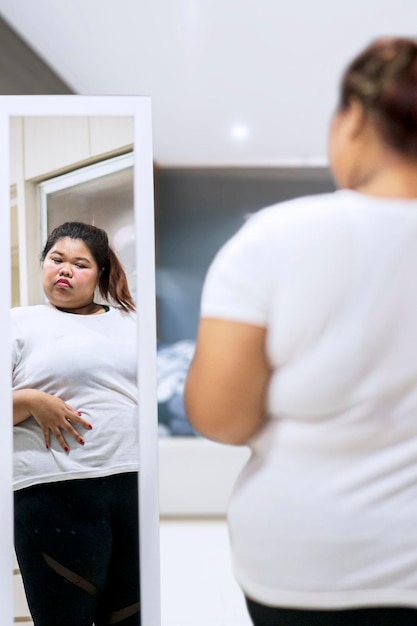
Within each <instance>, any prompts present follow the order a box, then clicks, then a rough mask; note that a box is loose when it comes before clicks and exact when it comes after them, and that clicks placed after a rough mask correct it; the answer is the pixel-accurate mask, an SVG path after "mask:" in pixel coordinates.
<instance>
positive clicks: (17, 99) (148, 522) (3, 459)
mask: <svg viewBox="0 0 417 626" xmlns="http://www.w3.org/2000/svg"><path fill="white" fill-rule="evenodd" d="M55 115H57V116H101V115H102V116H129V117H132V118H133V120H134V155H135V171H134V196H135V228H136V265H137V272H136V274H137V290H136V291H137V293H138V294H140V296H139V297H138V328H137V344H138V397H139V398H140V402H139V455H140V472H139V522H140V570H141V616H142V626H160V623H161V618H160V612H161V611H160V571H159V567H160V566H159V486H158V484H159V483H158V422H157V400H156V397H157V395H156V314H155V250H154V204H153V157H152V122H151V102H150V98H148V97H145V96H78V95H74V96H73V95H70V96H0V175H1V178H0V180H1V181H2V184H1V185H0V206H2V207H3V211H2V217H3V222H2V227H1V228H0V267H1V268H2V282H1V287H2V296H1V298H0V336H1V344H0V345H1V348H0V398H1V400H2V419H1V421H0V440H1V442H2V445H1V454H0V476H1V480H0V528H1V529H2V532H1V533H0V607H1V613H2V623H3V624H5V625H6V626H8V625H10V626H12V624H13V523H12V520H13V497H12V443H13V436H12V432H13V431H12V400H11V362H10V353H11V351H10V321H9V319H10V313H9V310H10V306H11V278H10V275H11V263H10V210H9V206H10V182H9V181H10V157H9V148H10V142H9V129H10V117H12V116H22V117H25V116H55Z"/></svg>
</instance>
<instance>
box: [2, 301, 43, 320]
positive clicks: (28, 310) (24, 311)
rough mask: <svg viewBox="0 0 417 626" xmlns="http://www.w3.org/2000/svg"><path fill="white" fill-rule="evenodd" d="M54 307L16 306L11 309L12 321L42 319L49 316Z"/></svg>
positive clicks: (40, 305)
mask: <svg viewBox="0 0 417 626" xmlns="http://www.w3.org/2000/svg"><path fill="white" fill-rule="evenodd" d="M51 310H52V307H51V306H50V305H48V304H33V305H29V306H15V307H12V308H11V309H10V315H11V317H12V319H16V320H18V319H27V318H32V319H33V318H40V317H44V316H46V315H48V313H49V312H50V311H51Z"/></svg>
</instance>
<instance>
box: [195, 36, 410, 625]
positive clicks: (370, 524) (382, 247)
mask: <svg viewBox="0 0 417 626" xmlns="http://www.w3.org/2000/svg"><path fill="white" fill-rule="evenodd" d="M329 156H330V165H331V169H332V171H333V174H334V178H335V180H336V181H337V183H338V186H339V187H340V189H338V190H337V191H335V192H334V193H330V194H324V195H317V196H311V197H304V198H298V199H296V200H293V201H290V202H286V203H282V204H280V205H277V206H272V207H270V208H266V209H265V210H262V211H260V212H259V213H258V214H256V215H255V216H253V217H252V218H251V219H249V220H248V221H247V222H246V224H245V225H244V226H243V227H242V229H241V230H240V232H238V233H237V234H236V235H235V236H234V237H233V238H232V239H231V240H230V241H229V242H228V243H227V244H226V245H225V246H224V247H223V249H222V250H221V251H220V252H219V254H218V256H217V257H216V259H215V260H214V262H213V264H212V266H211V268H210V269H209V272H208V276H207V278H206V283H205V286H204V291H203V297H202V305H201V311H202V313H201V316H202V319H201V322H200V327H199V333H198V339H197V346H196V353H195V357H194V360H193V363H192V365H191V368H190V371H189V377H188V380H187V385H186V403H187V408H188V413H189V417H190V420H191V422H192V424H193V426H194V427H195V428H196V429H197V430H198V431H200V433H201V434H203V435H205V436H207V437H209V438H211V439H214V440H217V441H221V442H227V443H231V444H238V445H240V444H248V445H249V446H250V447H251V451H252V454H251V458H250V460H249V462H248V464H247V466H246V467H245V468H244V470H243V472H242V473H241V475H240V477H239V479H238V481H237V484H236V486H235V489H234V493H233V495H232V499H231V502H230V507H229V512H228V520H229V528H230V536H231V545H232V554H233V563H234V570H235V573H236V577H237V579H238V582H239V583H240V585H241V587H242V589H243V591H244V594H245V596H246V600H247V605H248V608H249V612H250V615H251V617H252V620H253V623H254V624H256V625H259V626H269V625H271V626H278V625H279V624H285V625H286V626H304V625H306V626H318V625H319V626H325V625H328V626H334V625H336V626H342V625H345V626H354V625H356V624H361V625H362V624H363V625H368V624H372V626H377V625H378V626H391V625H394V624H395V626H405V625H407V626H408V625H409V626H411V625H415V624H416V623H417V531H416V529H417V506H416V503H417V419H416V416H417V296H416V289H417V278H416V276H417V41H416V40H415V39H407V38H392V39H391V38H387V39H380V40H377V41H376V42H374V43H372V44H371V45H370V46H368V47H367V48H366V49H365V50H363V51H361V52H360V54H359V55H358V56H357V57H356V58H355V59H354V60H353V61H352V62H351V64H350V65H349V66H348V68H347V70H346V72H345V73H344V76H343V79H342V82H341V90H340V101H339V106H338V109H337V111H336V113H335V115H334V118H333V120H332V123H331V127H330V136H329Z"/></svg>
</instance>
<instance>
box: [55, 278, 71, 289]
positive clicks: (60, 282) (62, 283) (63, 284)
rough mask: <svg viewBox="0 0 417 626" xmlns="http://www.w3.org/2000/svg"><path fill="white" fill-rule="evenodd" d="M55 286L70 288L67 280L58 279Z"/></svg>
mask: <svg viewBox="0 0 417 626" xmlns="http://www.w3.org/2000/svg"><path fill="white" fill-rule="evenodd" d="M55 284H56V286H57V287H71V285H70V283H69V280H67V279H66V278H60V279H59V280H57V281H56V283H55Z"/></svg>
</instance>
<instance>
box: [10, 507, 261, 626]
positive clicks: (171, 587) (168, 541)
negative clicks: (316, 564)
mask: <svg viewBox="0 0 417 626" xmlns="http://www.w3.org/2000/svg"><path fill="white" fill-rule="evenodd" d="M160 537H161V543H160V551H161V617H162V619H161V626H250V624H251V622H250V620H249V617H248V615H247V612H246V608H245V606H244V600H243V596H242V593H241V591H240V589H239V587H238V585H237V584H236V582H235V580H234V577H233V573H232V569H231V563H230V552H229V543H228V537H227V528H226V523H225V522H224V520H221V519H212V520H211V519H201V520H194V519H163V520H162V522H161V526H160ZM14 579H15V615H16V617H15V623H25V624H27V625H28V626H31V625H32V622H31V621H30V617H28V615H29V612H28V610H27V605H26V602H25V598H24V592H23V588H22V583H21V579H20V576H19V575H18V573H17V572H16V575H15V577H14ZM145 626H151V625H148V624H146V625H145Z"/></svg>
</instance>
